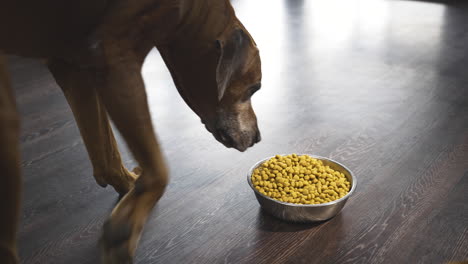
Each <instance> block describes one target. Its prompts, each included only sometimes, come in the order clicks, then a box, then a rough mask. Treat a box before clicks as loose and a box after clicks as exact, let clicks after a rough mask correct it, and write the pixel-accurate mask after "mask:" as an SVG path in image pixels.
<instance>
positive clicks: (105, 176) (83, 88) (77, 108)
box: [48, 60, 137, 195]
mask: <svg viewBox="0 0 468 264" xmlns="http://www.w3.org/2000/svg"><path fill="white" fill-rule="evenodd" d="M48 66H49V69H50V71H51V72H52V74H53V76H54V78H55V80H56V81H57V83H58V84H59V86H60V88H61V89H62V91H63V93H64V95H65V97H66V98H67V101H68V104H69V105H70V107H71V109H72V111H73V115H74V116H75V120H76V122H77V124H78V127H79V129H80V133H81V136H82V138H83V141H84V143H85V146H86V149H87V151H88V154H89V157H90V160H91V163H92V165H93V172H94V178H95V179H96V182H97V183H98V184H99V185H101V186H103V187H105V186H106V185H107V184H110V185H112V186H113V187H114V189H115V190H116V191H117V192H118V193H120V194H122V195H123V194H126V193H127V192H128V191H129V190H130V189H131V188H132V187H133V185H134V182H135V180H136V178H137V175H136V174H135V173H133V172H130V171H128V170H127V169H126V168H125V166H124V165H123V164H122V159H121V157H120V153H119V150H118V146H117V142H116V141H115V138H114V134H113V133H112V128H111V126H110V123H109V119H108V117H107V111H106V109H105V107H104V105H103V104H102V102H101V100H100V98H99V96H98V94H97V90H96V89H97V87H98V86H99V85H100V83H99V82H100V80H99V79H98V78H97V77H96V75H95V74H94V69H90V68H81V67H79V66H76V65H73V64H70V63H67V62H63V61H59V60H52V61H50V62H49V65H48Z"/></svg>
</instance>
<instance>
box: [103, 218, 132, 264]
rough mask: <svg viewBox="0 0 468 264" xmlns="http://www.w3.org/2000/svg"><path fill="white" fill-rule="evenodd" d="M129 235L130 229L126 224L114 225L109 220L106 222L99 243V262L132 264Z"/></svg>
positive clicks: (105, 263) (104, 263)
mask: <svg viewBox="0 0 468 264" xmlns="http://www.w3.org/2000/svg"><path fill="white" fill-rule="evenodd" d="M131 235H132V228H131V226H130V225H129V224H128V223H120V224H115V223H113V222H112V221H111V220H108V221H106V223H105V224H104V228H103V234H102V237H101V239H100V241H99V244H100V247H101V262H102V263H103V264H132V263H133V254H132V252H131V251H132V250H131V247H130V237H131Z"/></svg>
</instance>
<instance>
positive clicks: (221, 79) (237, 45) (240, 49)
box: [216, 28, 250, 101]
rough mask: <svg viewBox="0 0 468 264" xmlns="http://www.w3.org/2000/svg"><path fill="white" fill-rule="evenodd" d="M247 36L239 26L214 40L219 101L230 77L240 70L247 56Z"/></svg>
mask: <svg viewBox="0 0 468 264" xmlns="http://www.w3.org/2000/svg"><path fill="white" fill-rule="evenodd" d="M249 40H250V38H249V36H248V35H247V34H246V33H245V32H244V30H243V29H241V28H235V29H234V30H232V32H230V33H229V35H228V36H227V37H226V38H225V39H218V40H216V45H217V48H218V50H219V52H220V56H219V60H218V66H217V67H216V82H217V85H218V100H219V101H221V99H222V98H223V95H224V92H225V91H226V88H227V87H228V85H229V82H230V80H231V78H232V77H233V76H234V74H235V73H236V72H238V71H239V70H241V68H242V65H243V64H244V62H245V59H246V57H247V50H248V47H249Z"/></svg>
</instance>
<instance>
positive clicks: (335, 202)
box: [247, 153, 357, 207]
mask: <svg viewBox="0 0 468 264" xmlns="http://www.w3.org/2000/svg"><path fill="white" fill-rule="evenodd" d="M291 154H296V155H297V156H302V155H307V156H310V157H312V158H315V159H320V160H327V161H331V162H333V163H336V164H337V165H339V166H341V167H343V169H345V170H347V171H348V173H349V175H350V176H351V179H353V184H352V185H351V189H350V190H349V192H348V193H347V194H346V195H345V196H343V197H341V198H340V199H338V200H334V201H331V202H328V203H322V204H295V203H287V202H282V201H278V200H275V199H273V198H271V197H269V196H266V195H263V194H262V193H260V192H259V191H258V190H257V189H255V187H253V183H252V173H253V171H254V170H255V169H256V168H257V167H258V166H260V164H262V163H264V162H265V161H267V160H269V159H271V158H273V157H276V155H274V156H270V157H267V158H264V159H262V160H260V161H258V162H257V163H255V164H254V165H253V166H252V167H251V168H250V170H249V172H248V174H247V182H248V184H249V186H250V188H252V190H253V191H254V192H255V193H256V194H258V195H260V196H262V197H264V198H266V199H268V200H271V201H273V202H275V203H279V204H284V205H288V206H294V207H324V206H329V205H333V204H337V203H339V202H341V201H343V200H347V199H348V198H349V196H351V194H352V193H353V192H354V190H355V189H356V182H357V181H356V177H355V176H354V174H353V172H352V171H351V170H350V169H349V168H348V167H346V166H345V165H343V164H342V163H340V162H338V161H335V160H333V159H330V158H326V157H322V156H318V155H312V154H307V153H303V154H297V153H291ZM291 154H278V155H280V156H286V155H291Z"/></svg>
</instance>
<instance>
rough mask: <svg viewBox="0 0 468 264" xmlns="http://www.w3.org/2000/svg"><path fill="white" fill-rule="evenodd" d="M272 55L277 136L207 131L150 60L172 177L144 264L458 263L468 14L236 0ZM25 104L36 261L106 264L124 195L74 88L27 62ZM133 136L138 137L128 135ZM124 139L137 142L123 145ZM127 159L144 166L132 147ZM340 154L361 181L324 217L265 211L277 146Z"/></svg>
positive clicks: (269, 127) (145, 246)
mask: <svg viewBox="0 0 468 264" xmlns="http://www.w3.org/2000/svg"><path fill="white" fill-rule="evenodd" d="M233 3H234V5H235V7H236V10H237V12H238V16H239V17H240V18H241V20H242V21H243V23H244V24H245V25H246V27H247V28H248V29H249V30H250V32H251V33H252V35H253V36H254V37H255V39H256V41H257V43H258V45H259V47H260V50H261V56H262V60H263V76H264V79H263V88H262V90H261V91H259V92H258V93H257V94H256V95H255V96H254V99H253V104H254V108H255V110H256V113H257V116H258V119H259V126H260V130H261V132H262V138H263V140H262V142H261V143H260V144H258V145H256V146H255V147H254V148H252V149H249V150H248V151H247V152H245V153H239V152H236V151H235V150H232V149H226V148H224V147H223V146H222V145H221V144H219V143H217V142H216V141H215V140H214V138H213V137H212V136H211V135H210V134H209V133H208V132H207V131H205V129H204V127H203V126H202V125H201V124H200V121H199V119H198V118H197V117H196V116H195V114H193V113H192V112H191V111H190V109H189V108H188V107H187V106H186V105H185V104H184V103H183V101H182V100H181V99H180V97H179V95H178V94H177V91H176V89H175V88H174V85H173V84H172V80H171V79H170V75H169V73H168V72H167V70H166V68H165V66H164V65H163V63H162V61H161V59H160V58H159V55H158V53H157V51H152V52H151V53H150V54H149V56H148V58H147V61H146V64H145V67H144V76H145V81H146V84H147V90H148V93H149V101H150V105H151V110H152V113H153V118H154V123H155V126H156V130H157V133H158V137H159V139H160V141H161V143H162V145H163V148H164V153H165V156H166V158H167V161H168V163H169V166H170V171H171V182H170V185H169V187H168V189H167V192H166V194H165V195H164V197H163V198H162V200H161V201H160V202H159V204H158V205H157V207H156V208H155V210H154V211H153V214H152V216H151V217H150V219H149V222H148V224H147V226H146V229H145V233H144V235H143V237H142V239H141V243H140V246H139V248H138V251H137V256H136V263H165V264H166V263H167V264H172V263H174V264H179V263H197V264H198V263H236V264H237V263H268V264H270V263H445V262H447V261H450V260H468V68H467V67H468V8H467V7H466V6H465V7H463V6H460V5H454V4H451V5H445V4H439V3H434V2H419V1H370V0H368V1H365V0H363V1H312V0H311V1H308V0H278V1H268V0H256V1H248V0H235V1H233ZM10 62H11V68H10V69H11V72H12V75H13V80H14V86H15V88H16V93H17V100H18V104H19V109H20V111H21V113H22V117H23V119H22V121H23V122H22V136H21V149H22V155H23V163H22V168H23V172H24V186H25V187H24V195H23V196H24V199H23V214H22V218H21V230H20V233H19V243H20V244H19V247H20V255H21V258H22V261H23V263H47V264H53V263H57V264H63V263H68V264H74V263H78V264H94V263H98V260H99V256H98V253H99V251H98V249H97V241H98V238H99V235H100V231H101V227H102V224H103V222H104V220H105V219H106V217H107V216H108V215H109V213H110V211H111V209H112V207H113V206H114V205H115V203H116V201H117V199H118V196H117V194H116V193H115V192H114V191H113V190H112V189H111V188H106V189H103V188H101V187H99V186H98V185H97V184H96V183H95V182H94V179H93V177H92V171H91V165H90V162H89V161H88V158H87V154H86V151H85V148H84V146H83V142H82V140H81V139H80V136H79V132H78V130H77V127H76V124H75V121H74V120H73V117H72V114H71V112H70V109H69V107H68V106H67V104H66V102H65V99H64V97H63V96H62V94H61V92H60V91H59V88H58V87H57V85H56V84H55V82H54V81H53V79H52V77H51V75H50V74H49V73H48V71H47V69H46V68H45V67H44V66H42V65H41V64H39V63H38V62H37V61H34V60H29V59H24V58H17V57H12V58H11V60H10ZM120 142H122V141H120ZM122 145H123V144H122ZM122 152H123V154H124V156H125V161H126V163H127V164H128V166H129V167H133V166H134V165H135V164H134V161H133V160H132V159H131V157H130V155H129V153H128V151H127V149H126V148H125V146H122ZM293 152H295V153H312V154H316V155H321V156H326V157H330V158H333V159H336V160H338V161H340V162H342V163H344V164H345V165H347V166H348V167H349V168H351V169H352V170H353V171H354V173H355V174H356V176H357V179H358V187H357V191H356V192H355V193H354V195H353V196H352V197H351V199H350V200H349V201H348V203H347V205H346V206H345V208H344V209H343V211H342V212H341V214H339V215H338V216H336V217H335V218H333V219H331V220H330V221H327V222H325V223H322V224H317V225H297V224H288V223H283V222H281V221H279V220H276V219H275V218H273V217H271V216H269V215H267V214H265V213H264V212H262V211H261V210H260V208H259V205H258V203H257V201H256V200H255V197H254V195H253V192H252V191H251V190H250V188H249V186H248V185H247V182H246V173H247V171H248V169H249V168H250V166H252V165H253V164H254V163H255V162H256V161H257V160H259V159H261V158H264V157H266V156H269V155H273V154H277V153H293Z"/></svg>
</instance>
